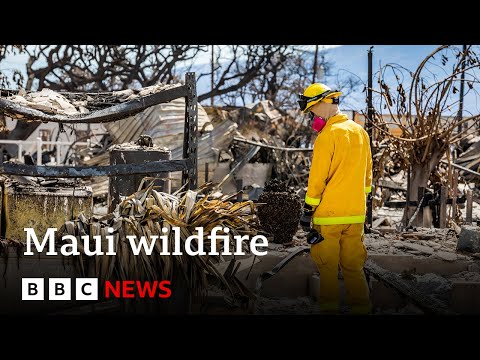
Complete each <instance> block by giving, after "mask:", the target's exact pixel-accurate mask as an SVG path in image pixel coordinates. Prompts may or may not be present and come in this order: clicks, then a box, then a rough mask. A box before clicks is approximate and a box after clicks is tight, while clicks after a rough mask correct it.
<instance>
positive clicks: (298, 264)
mask: <svg viewBox="0 0 480 360" xmlns="http://www.w3.org/2000/svg"><path fill="white" fill-rule="evenodd" d="M282 258H283V257H280V256H275V255H270V254H269V255H265V256H262V257H260V258H259V259H260V262H259V263H257V264H255V265H254V266H253V268H252V271H251V272H250V275H249V277H248V279H247V278H246V276H247V274H248V272H249V270H250V269H245V270H243V271H241V272H238V273H237V278H238V279H239V280H241V281H242V282H243V283H244V284H245V285H246V286H247V287H248V288H249V289H251V290H254V289H255V285H256V282H257V278H258V277H259V276H260V275H261V274H262V273H263V272H264V271H269V270H272V269H273V267H274V266H275V265H277V264H278V263H279V262H280V261H281V260H282ZM316 271H318V270H317V266H316V265H315V263H314V261H313V260H312V259H311V257H310V255H308V254H304V255H299V256H297V257H296V258H294V259H293V260H292V261H290V262H289V263H288V264H287V265H286V266H285V267H284V268H283V269H282V270H280V271H279V272H278V273H277V274H276V275H275V276H273V277H272V278H270V279H268V280H265V281H264V282H263V287H262V292H261V295H262V296H265V297H286V298H297V297H302V296H308V295H309V290H308V288H309V285H308V284H309V278H310V277H311V275H312V274H313V273H314V272H316Z"/></svg>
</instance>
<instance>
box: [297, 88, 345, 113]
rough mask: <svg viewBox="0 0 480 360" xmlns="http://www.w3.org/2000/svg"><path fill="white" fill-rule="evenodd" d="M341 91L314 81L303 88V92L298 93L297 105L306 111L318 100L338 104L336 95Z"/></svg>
mask: <svg viewBox="0 0 480 360" xmlns="http://www.w3.org/2000/svg"><path fill="white" fill-rule="evenodd" d="M340 95H342V93H341V92H340V91H338V90H332V89H330V88H329V87H328V86H327V85H324V84H320V83H315V84H312V85H310V86H309V87H307V88H306V89H305V91H304V92H303V94H300V95H299V97H300V100H298V105H300V109H301V110H302V111H303V112H304V113H306V112H308V109H310V108H311V107H312V106H313V105H315V104H316V103H318V102H319V101H323V102H327V103H330V104H338V97H339V96H340Z"/></svg>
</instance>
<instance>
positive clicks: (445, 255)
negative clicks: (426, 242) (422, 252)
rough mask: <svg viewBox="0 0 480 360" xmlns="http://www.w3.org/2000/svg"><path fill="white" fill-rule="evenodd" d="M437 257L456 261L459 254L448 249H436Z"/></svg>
mask: <svg viewBox="0 0 480 360" xmlns="http://www.w3.org/2000/svg"><path fill="white" fill-rule="evenodd" d="M434 255H435V257H438V258H440V259H442V260H445V261H455V260H457V254H455V253H451V252H448V251H436V252H435V253H434Z"/></svg>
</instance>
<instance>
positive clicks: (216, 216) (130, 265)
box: [57, 183, 259, 300]
mask: <svg viewBox="0 0 480 360" xmlns="http://www.w3.org/2000/svg"><path fill="white" fill-rule="evenodd" d="M152 184H153V183H152ZM210 188H211V184H210V183H209V184H205V185H204V186H202V187H200V188H199V189H197V190H195V191H191V190H188V191H185V192H177V193H176V194H175V195H172V194H166V193H162V192H158V191H156V190H154V189H153V185H151V186H148V187H147V188H146V189H144V190H140V191H138V192H136V193H134V194H132V195H130V196H129V197H127V198H126V199H124V200H123V201H122V202H121V203H120V204H119V205H118V206H117V208H116V209H115V211H114V212H113V213H112V214H108V215H105V216H103V217H101V218H95V217H91V218H86V217H85V216H83V215H80V216H79V217H78V218H77V219H76V220H74V221H69V222H66V223H65V224H64V226H63V227H62V228H61V229H60V230H59V232H58V234H57V235H58V238H60V237H61V236H63V235H66V234H69V235H73V236H75V237H77V239H78V240H79V242H78V244H79V245H80V244H81V242H80V236H82V235H88V236H90V239H92V240H93V239H94V238H93V236H95V235H100V236H101V238H102V250H103V251H106V249H107V240H106V236H107V235H111V236H113V238H114V248H115V251H116V255H114V256H113V255H110V256H108V255H101V256H95V258H92V257H88V256H85V255H84V249H83V248H82V247H80V246H79V251H80V252H81V255H80V256H78V257H76V258H77V259H79V261H78V265H79V266H78V268H79V270H80V272H81V273H82V276H86V275H88V276H92V275H93V276H97V277H98V278H99V281H100V283H103V282H104V281H105V280H131V279H135V280H145V281H147V280H149V281H153V280H158V279H169V280H171V281H172V286H175V285H174V283H175V281H176V280H177V279H178V277H180V276H182V277H183V280H185V281H186V283H187V286H188V288H189V290H190V291H191V294H192V295H193V296H194V297H195V298H196V299H200V300H203V299H205V294H206V289H207V286H208V285H209V283H208V277H212V278H213V279H214V280H216V283H217V284H222V285H223V288H224V289H226V293H227V294H226V295H228V296H227V297H226V298H227V300H232V299H233V298H234V297H238V295H239V294H240V295H243V296H245V293H244V290H245V288H244V287H243V286H242V285H241V284H240V283H239V282H238V280H237V279H235V278H234V277H227V278H225V277H224V276H223V274H221V273H220V272H219V271H218V270H217V269H216V267H215V266H214V265H215V263H218V262H220V256H212V255H205V256H190V255H188V254H186V253H185V240H186V239H187V237H189V236H190V235H193V234H196V233H197V232H196V230H195V228H196V227H203V229H204V239H205V241H204V250H205V251H206V252H207V253H208V252H209V249H210V241H209V240H207V236H208V235H209V234H210V231H211V230H212V229H213V228H214V227H217V226H221V227H222V228H223V227H227V228H229V230H230V231H229V232H228V236H229V237H230V243H231V245H230V246H231V247H232V246H234V244H233V237H234V235H238V234H256V231H257V229H259V223H258V221H257V218H256V215H255V207H254V204H253V202H251V201H244V202H240V203H232V202H229V201H228V200H229V199H230V198H231V197H227V196H225V197H223V198H221V199H209V197H208V196H207V195H204V194H202V193H204V192H207V191H208V190H209V189H210ZM200 194H202V196H203V198H202V197H201V196H199V195H200ZM109 227H111V228H113V230H114V232H113V234H111V233H108V232H107V229H108V228H109ZM172 227H179V228H180V244H181V245H180V246H181V248H180V251H181V252H182V254H183V255H160V252H161V251H162V250H167V249H162V241H160V236H161V235H167V236H168V243H169V245H168V251H170V252H171V253H172V252H173V250H174V245H175V239H174V232H173V231H171V229H172ZM163 228H166V229H168V232H167V233H164V232H162V231H161V230H162V229H163ZM128 235H135V236H136V241H137V243H138V242H139V241H140V237H142V236H144V237H145V239H146V240H147V243H148V244H150V241H151V240H150V239H151V236H153V235H156V236H158V237H159V239H158V240H157V241H156V242H155V247H154V251H153V252H152V254H151V255H147V254H146V253H145V250H144V249H143V248H142V250H141V252H140V254H139V255H138V256H136V255H134V254H133V251H132V249H131V247H130V243H129V241H128V239H127V236H128ZM195 245H196V246H198V244H195ZM92 247H93V245H92ZM222 247H223V242H220V241H218V242H217V251H219V252H220V251H221V249H222ZM244 251H246V252H248V251H249V248H248V246H247V245H246V244H244Z"/></svg>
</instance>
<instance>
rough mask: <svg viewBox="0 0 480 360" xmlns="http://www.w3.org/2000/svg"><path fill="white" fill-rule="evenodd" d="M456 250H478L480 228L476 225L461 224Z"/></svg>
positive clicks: (479, 247) (479, 250)
mask: <svg viewBox="0 0 480 360" xmlns="http://www.w3.org/2000/svg"><path fill="white" fill-rule="evenodd" d="M457 250H460V251H468V252H473V253H475V252H480V228H479V227H478V226H471V225H463V226H462V227H461V230H460V235H459V236H458V242H457Z"/></svg>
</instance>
